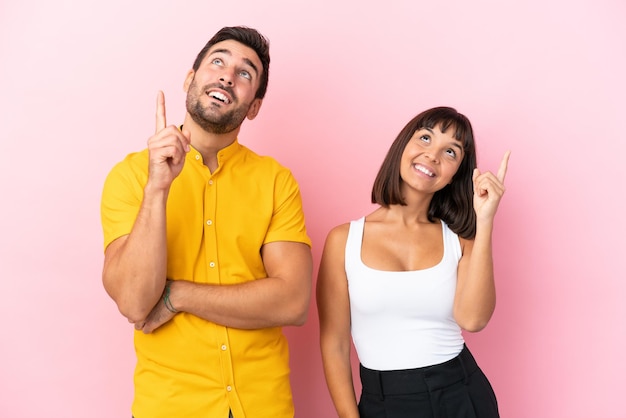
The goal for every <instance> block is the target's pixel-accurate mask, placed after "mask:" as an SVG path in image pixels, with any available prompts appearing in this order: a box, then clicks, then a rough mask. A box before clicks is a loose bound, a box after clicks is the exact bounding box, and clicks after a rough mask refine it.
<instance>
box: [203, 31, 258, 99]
mask: <svg viewBox="0 0 626 418" xmlns="http://www.w3.org/2000/svg"><path fill="white" fill-rule="evenodd" d="M228 40H233V41H237V42H239V43H240V44H243V45H245V46H247V47H248V48H250V49H252V50H254V52H256V54H257V56H258V57H259V59H260V60H261V64H262V65H263V71H262V72H261V80H260V83H259V88H258V89H257V91H256V98H257V99H262V98H263V97H265V92H266V91H267V83H268V81H269V77H270V42H269V40H268V39H267V38H266V37H264V36H263V35H261V34H260V33H259V32H258V31H256V30H255V29H252V28H248V27H245V26H232V27H225V28H222V29H220V30H219V31H218V32H217V33H216V34H215V35H213V37H212V38H211V39H210V40H209V42H207V44H206V45H205V46H204V48H202V50H201V51H200V52H199V53H198V56H197V57H196V60H195V61H194V63H193V70H194V71H198V68H200V64H201V63H202V60H203V59H204V57H205V56H206V54H207V52H209V49H211V47H212V46H213V45H215V44H216V43H218V42H222V41H228Z"/></svg>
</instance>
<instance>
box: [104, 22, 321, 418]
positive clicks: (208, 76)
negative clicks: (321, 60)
mask: <svg viewBox="0 0 626 418" xmlns="http://www.w3.org/2000/svg"><path fill="white" fill-rule="evenodd" d="M269 62H270V57H269V43H268V41H267V40H266V39H265V38H264V37H263V36H262V35H261V34H259V33H258V32H257V31H256V30H254V29H250V28H246V27H226V28H223V29H221V30H220V31H219V32H218V33H217V34H215V35H214V36H213V38H212V39H211V40H210V41H209V42H208V43H207V44H206V46H205V47H204V49H203V50H202V51H201V52H200V53H199V54H198V57H197V58H196V61H195V63H194V65H193V69H192V70H190V71H189V72H188V74H187V77H186V79H185V82H184V90H185V91H186V93H187V100H186V106H187V113H186V115H185V119H184V123H183V125H182V127H180V128H179V127H176V126H167V125H166V118H165V99H164V96H163V93H161V92H159V94H158V97H157V111H156V132H155V134H154V135H153V136H152V137H151V138H150V139H149V140H148V148H147V149H146V150H144V151H142V152H139V153H133V154H130V155H128V156H127V157H126V159H124V160H123V161H122V162H120V163H119V164H118V165H117V166H116V167H115V168H114V169H113V170H112V171H111V173H110V174H109V175H108V177H107V180H106V182H105V185H104V191H103V196H102V208H101V214H102V224H103V230H104V239H105V243H104V244H105V260H104V270H103V283H104V287H105V289H106V291H107V293H108V294H109V295H110V296H111V298H113V300H114V301H115V302H116V304H117V306H118V308H119V310H120V312H121V313H122V314H123V315H124V316H125V317H126V318H128V321H129V322H131V323H133V324H134V326H135V329H136V330H137V331H136V332H135V348H136V353H137V366H136V370H135V398H134V401H133V407H132V412H133V415H134V417H135V418H159V417H168V418H169V417H210V418H214V417H218V418H219V417H223V418H226V417H229V416H232V417H234V418H246V417H252V418H261V417H268V418H270V417H271V418H280V417H293V416H294V407H293V401H292V395H291V389H290V383H289V358H288V347H287V341H286V338H285V336H284V335H283V333H282V330H281V327H282V326H285V325H302V324H303V323H304V322H305V320H306V317H307V313H308V307H309V299H310V292H311V275H312V259H311V250H310V245H311V241H310V239H309V237H308V235H307V233H306V228H305V222H304V215H303V212H302V203H301V196H300V191H299V188H298V185H297V183H296V181H295V179H294V178H293V176H292V174H291V173H290V171H289V170H287V169H286V168H284V167H282V166H281V165H280V164H278V163H277V162H276V161H275V160H274V159H272V158H269V157H261V156H259V155H257V154H255V153H253V152H252V151H250V150H249V149H248V148H246V147H245V146H243V145H241V144H240V143H239V142H238V138H237V135H238V133H239V130H240V127H241V124H242V122H243V120H244V119H245V118H248V119H254V118H255V117H256V115H257V114H258V112H259V109H260V108H261V104H262V101H263V97H264V96H265V91H266V88H267V82H268V75H269Z"/></svg>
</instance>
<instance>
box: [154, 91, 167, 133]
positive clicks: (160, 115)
mask: <svg viewBox="0 0 626 418" xmlns="http://www.w3.org/2000/svg"><path fill="white" fill-rule="evenodd" d="M165 126H166V121H165V95H164V94H163V92H162V91H161V90H159V93H158V94H157V103H156V130H155V133H158V132H159V131H161V130H163V129H165Z"/></svg>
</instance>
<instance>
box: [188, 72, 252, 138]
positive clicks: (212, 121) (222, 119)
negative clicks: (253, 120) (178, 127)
mask: <svg viewBox="0 0 626 418" xmlns="http://www.w3.org/2000/svg"><path fill="white" fill-rule="evenodd" d="M211 87H219V88H221V89H222V90H226V91H227V92H228V93H229V94H230V95H231V97H232V98H233V102H235V101H236V97H235V95H234V94H233V93H232V91H231V90H230V89H229V88H228V87H225V86H222V85H220V84H216V85H209V86H205V87H204V88H203V89H198V86H197V84H196V81H195V80H194V81H192V82H191V85H190V86H189V91H188V93H187V100H186V105H187V113H189V115H190V116H191V118H192V119H193V120H194V122H196V123H197V124H198V125H200V127H201V128H202V129H204V130H205V131H207V132H209V133H213V134H226V133H229V132H232V131H234V130H235V129H237V128H239V126H241V124H242V123H243V121H244V119H245V118H246V115H247V114H248V110H249V109H250V104H248V105H245V104H243V105H240V106H238V107H236V108H234V109H232V110H231V111H229V112H226V113H224V114H222V115H213V114H211V112H210V111H209V110H208V108H207V107H205V106H203V105H202V104H201V103H200V97H202V96H203V95H205V91H207V90H208V89H210V88H211ZM209 106H211V105H209Z"/></svg>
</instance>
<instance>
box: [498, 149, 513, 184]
mask: <svg viewBox="0 0 626 418" xmlns="http://www.w3.org/2000/svg"><path fill="white" fill-rule="evenodd" d="M510 156H511V151H507V152H505V153H504V157H502V162H501V163H500V168H499V169H498V175H497V177H498V180H500V182H502V183H504V177H506V169H507V167H508V166H509V157H510Z"/></svg>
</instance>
